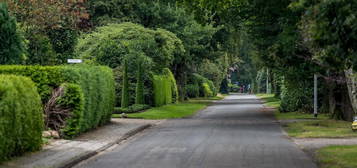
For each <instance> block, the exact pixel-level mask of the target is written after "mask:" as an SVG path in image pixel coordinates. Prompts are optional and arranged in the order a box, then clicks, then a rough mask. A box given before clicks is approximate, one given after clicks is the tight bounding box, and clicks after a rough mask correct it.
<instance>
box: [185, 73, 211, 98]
mask: <svg viewBox="0 0 357 168" xmlns="http://www.w3.org/2000/svg"><path fill="white" fill-rule="evenodd" d="M197 87H198V94H197ZM216 95H217V89H216V87H215V85H214V83H213V82H212V81H211V80H209V79H207V78H205V77H203V76H201V75H199V74H193V75H192V76H191V77H190V79H189V84H188V85H187V86H186V96H188V97H189V98H196V97H214V96H216Z"/></svg>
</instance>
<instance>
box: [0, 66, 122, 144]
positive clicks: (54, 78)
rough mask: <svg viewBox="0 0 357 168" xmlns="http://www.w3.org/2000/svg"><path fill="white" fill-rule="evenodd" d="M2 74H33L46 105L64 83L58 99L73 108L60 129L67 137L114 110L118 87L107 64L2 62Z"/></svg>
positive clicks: (95, 124) (104, 120)
mask: <svg viewBox="0 0 357 168" xmlns="http://www.w3.org/2000/svg"><path fill="white" fill-rule="evenodd" d="M0 74H14V75H22V76H27V77H29V78H31V79H32V80H33V81H34V82H35V85H36V86H37V89H38V92H39V94H40V96H41V99H42V103H43V104H44V105H46V104H47V103H48V102H49V100H50V99H51V96H52V94H53V92H54V91H55V90H56V89H58V88H60V87H61V86H65V87H64V88H65V89H64V92H65V94H64V95H63V96H64V97H59V98H58V99H57V100H56V101H57V103H59V105H61V106H64V108H65V109H67V108H69V109H70V112H71V115H70V117H68V118H66V121H68V122H66V123H67V125H64V126H61V129H60V130H58V131H60V133H61V134H62V135H63V136H65V137H68V138H70V137H74V136H76V135H78V134H79V133H81V132H85V131H87V130H89V129H92V128H95V127H98V126H100V125H102V124H104V123H107V122H108V121H110V118H111V114H112V112H113V110H114V101H115V100H114V99H115V96H114V92H115V90H114V79H113V73H112V70H111V69H110V68H108V67H103V66H88V65H78V66H77V65H76V66H0ZM74 84H75V85H74ZM66 86H67V87H66ZM82 104H83V105H82Z"/></svg>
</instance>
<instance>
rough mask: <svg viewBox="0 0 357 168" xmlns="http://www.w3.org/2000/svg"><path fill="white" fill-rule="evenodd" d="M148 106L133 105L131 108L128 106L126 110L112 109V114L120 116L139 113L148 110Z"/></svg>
mask: <svg viewBox="0 0 357 168" xmlns="http://www.w3.org/2000/svg"><path fill="white" fill-rule="evenodd" d="M149 108H150V106H149V105H147V104H134V105H132V106H129V107H127V108H121V107H119V108H118V107H116V108H115V109H114V114H121V113H136V112H140V111H143V110H146V109H149Z"/></svg>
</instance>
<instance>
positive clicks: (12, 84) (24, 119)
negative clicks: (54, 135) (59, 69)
mask: <svg viewBox="0 0 357 168" xmlns="http://www.w3.org/2000/svg"><path fill="white" fill-rule="evenodd" d="M0 116H1V117H0V161H4V160H7V159H9V158H10V157H12V156H16V155H19V154H22V153H24V152H26V151H35V150H38V149H40V148H41V145H42V130H43V114H42V105H41V99H40V96H39V94H38V92H37V89H36V86H35V84H34V83H33V82H32V81H31V79H29V78H26V77H20V76H14V75H0Z"/></svg>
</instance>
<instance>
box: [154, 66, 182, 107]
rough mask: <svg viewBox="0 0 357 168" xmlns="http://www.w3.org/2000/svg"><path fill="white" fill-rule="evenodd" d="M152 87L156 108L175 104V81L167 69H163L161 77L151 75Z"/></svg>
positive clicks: (176, 93) (176, 97) (176, 95)
mask: <svg viewBox="0 0 357 168" xmlns="http://www.w3.org/2000/svg"><path fill="white" fill-rule="evenodd" d="M153 85H154V103H155V106H156V107H159V106H162V105H166V104H170V103H176V102H177V100H178V91H177V85H176V80H175V78H174V77H173V75H172V73H171V71H170V70H169V69H166V68H165V69H164V70H163V74H162V75H153Z"/></svg>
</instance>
